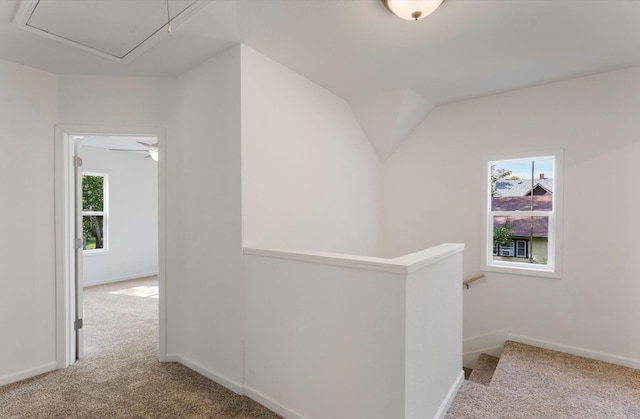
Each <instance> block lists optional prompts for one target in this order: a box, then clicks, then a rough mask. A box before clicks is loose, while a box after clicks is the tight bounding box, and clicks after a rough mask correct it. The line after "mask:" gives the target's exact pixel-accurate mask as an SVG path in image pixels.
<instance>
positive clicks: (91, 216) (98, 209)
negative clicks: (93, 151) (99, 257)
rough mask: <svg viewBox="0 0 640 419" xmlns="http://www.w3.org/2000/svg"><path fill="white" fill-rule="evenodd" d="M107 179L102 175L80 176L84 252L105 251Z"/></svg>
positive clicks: (84, 174)
mask: <svg viewBox="0 0 640 419" xmlns="http://www.w3.org/2000/svg"><path fill="white" fill-rule="evenodd" d="M107 186H108V178H107V175H106V174H104V173H88V172H85V173H83V175H82V238H83V240H82V243H83V247H82V248H83V249H84V251H85V252H99V251H106V250H107V249H108V247H107V243H108V241H107V238H108V237H107V234H108V229H107V226H108V220H107V214H108V207H107V203H108V200H107Z"/></svg>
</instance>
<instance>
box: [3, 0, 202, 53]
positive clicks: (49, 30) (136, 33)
mask: <svg viewBox="0 0 640 419" xmlns="http://www.w3.org/2000/svg"><path fill="white" fill-rule="evenodd" d="M209 1H211V0H168V1H167V0H82V1H78V0H22V1H21V2H20V3H19V6H18V9H17V11H16V14H15V17H14V20H13V23H14V24H15V25H16V26H18V27H20V28H22V29H25V30H28V31H30V32H33V33H36V34H38V35H41V36H44V37H47V38H50V39H54V40H56V41H59V42H62V43H65V44H67V45H71V46H74V47H76V48H79V49H82V50H84V51H87V52H91V53H93V54H97V55H99V56H102V57H105V58H109V59H112V60H115V61H119V62H122V63H128V62H131V61H133V60H134V59H135V58H136V57H138V56H140V55H141V54H142V53H143V52H144V51H146V50H147V49H149V48H150V47H151V46H153V45H154V44H155V43H157V42H158V41H159V40H160V39H162V38H163V37H164V36H166V35H167V31H166V26H167V21H168V19H169V16H170V19H171V26H172V28H175V27H176V26H177V25H178V24H179V23H180V22H182V21H184V19H186V18H187V17H188V16H189V15H191V14H192V13H194V12H195V11H196V10H198V9H199V8H201V7H202V6H203V5H205V4H206V3H208V2H209ZM167 5H168V7H169V15H167Z"/></svg>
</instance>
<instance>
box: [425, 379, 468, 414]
mask: <svg viewBox="0 0 640 419" xmlns="http://www.w3.org/2000/svg"><path fill="white" fill-rule="evenodd" d="M463 381H464V370H460V373H459V374H458V376H457V377H456V379H455V381H454V382H453V384H452V385H451V387H450V388H449V391H448V392H447V395H446V396H445V398H444V400H442V404H440V408H439V409H438V411H437V412H436V414H435V415H434V416H433V417H434V418H444V417H445V416H446V415H447V410H449V407H451V403H453V400H454V399H455V398H456V394H458V390H460V386H462V382H463Z"/></svg>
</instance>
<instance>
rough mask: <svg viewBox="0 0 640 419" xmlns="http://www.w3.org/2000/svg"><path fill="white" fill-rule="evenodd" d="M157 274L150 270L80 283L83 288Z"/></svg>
mask: <svg viewBox="0 0 640 419" xmlns="http://www.w3.org/2000/svg"><path fill="white" fill-rule="evenodd" d="M157 275H158V272H151V273H146V274H137V275H131V276H122V277H119V278H110V279H102V280H100V281H91V282H84V283H83V284H82V287H83V288H84V287H92V286H94V285H104V284H112V283H114V282H122V281H130V280H132V279H142V278H147V277H149V276H157Z"/></svg>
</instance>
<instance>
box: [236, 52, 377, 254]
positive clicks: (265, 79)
mask: <svg viewBox="0 0 640 419" xmlns="http://www.w3.org/2000/svg"><path fill="white" fill-rule="evenodd" d="M381 176H382V167H381V164H380V161H379V159H378V157H377V155H376V153H375V151H374V149H373V147H372V146H371V143H370V142H369V141H368V140H367V138H366V136H365V135H364V133H363V132H362V129H361V128H360V126H359V125H358V122H357V120H356V119H355V117H354V115H353V112H352V111H351V108H350V107H349V105H348V104H347V103H346V102H345V101H344V100H342V99H340V98H338V97H337V96H335V95H334V94H332V93H330V92H329V91H327V90H326V89H324V88H322V87H320V86H318V85H316V84H314V83H312V82H310V81H309V80H307V79H305V78H303V77H301V76H300V75H298V74H296V73H294V72H293V71H291V70H289V69H287V68H286V67H284V66H282V65H281V64H279V63H277V62H275V61H273V60H271V59H270V58H267V57H265V56H263V55H261V54H259V53H258V52H256V51H254V50H252V49H250V48H248V47H245V46H243V47H242V201H243V220H242V221H243V240H244V244H245V246H262V247H284V248H295V249H310V250H324V251H332V252H341V253H351V254H359V255H368V256H379V255H380V252H381V250H382V231H381V225H382V224H381V223H382V212H381V186H380V185H381Z"/></svg>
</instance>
